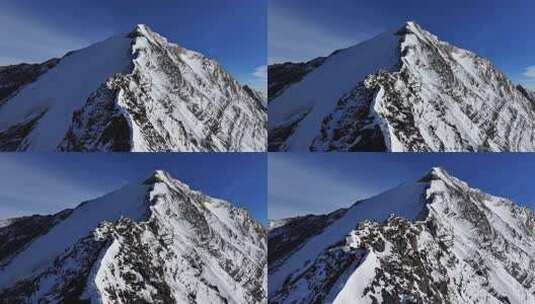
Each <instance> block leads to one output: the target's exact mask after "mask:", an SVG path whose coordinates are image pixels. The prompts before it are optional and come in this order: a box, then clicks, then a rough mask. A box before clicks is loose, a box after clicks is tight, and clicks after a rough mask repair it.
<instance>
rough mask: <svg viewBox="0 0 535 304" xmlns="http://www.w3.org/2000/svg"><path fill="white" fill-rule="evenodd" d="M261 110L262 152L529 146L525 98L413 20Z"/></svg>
mask: <svg viewBox="0 0 535 304" xmlns="http://www.w3.org/2000/svg"><path fill="white" fill-rule="evenodd" d="M381 37H382V38H381ZM269 112H270V114H269V115H270V135H269V136H270V139H269V149H270V151H305V150H306V151H394V152H397V151H398V152H402V151H407V152H411V151H413V152H416V151H419V152H423V151H434V152H437V151H531V150H533V149H534V148H535V144H534V143H533V142H532V141H531V135H530V131H529V130H530V127H528V126H530V125H531V124H535V120H534V119H533V117H534V111H533V102H532V99H531V98H529V97H528V96H527V94H523V93H522V92H521V90H520V89H519V88H518V87H517V86H516V85H514V84H513V83H512V82H511V81H510V80H508V79H507V77H506V76H505V75H504V74H503V73H502V72H500V71H499V70H498V69H497V68H495V67H494V66H493V65H492V63H491V62H490V61H488V60H486V59H483V58H481V57H479V56H477V55H475V54H474V53H472V52H469V51H466V50H463V49H460V48H457V47H455V46H453V45H450V44H448V43H446V42H443V41H440V40H439V39H438V38H437V37H436V36H435V35H433V34H431V33H429V32H427V31H425V30H423V29H422V28H421V27H420V26H419V25H417V24H416V23H414V22H407V23H406V24H405V25H404V26H402V27H401V28H400V29H396V30H394V31H390V32H386V33H384V34H381V35H379V36H377V37H375V38H372V39H370V40H368V41H365V42H362V43H360V44H358V45H355V46H353V47H350V48H347V49H343V50H341V51H339V52H337V53H336V54H334V55H333V56H330V57H328V58H327V60H325V62H324V63H323V64H322V65H321V66H320V67H318V68H316V69H314V70H313V71H311V72H310V73H309V74H307V76H306V77H304V78H303V79H302V80H301V81H300V82H298V83H294V84H293V85H290V86H289V87H288V88H287V89H286V90H285V91H284V92H283V93H280V95H278V96H277V97H276V98H275V99H273V100H271V102H270V110H269ZM515 113H516V115H515ZM526 129H527V130H526Z"/></svg>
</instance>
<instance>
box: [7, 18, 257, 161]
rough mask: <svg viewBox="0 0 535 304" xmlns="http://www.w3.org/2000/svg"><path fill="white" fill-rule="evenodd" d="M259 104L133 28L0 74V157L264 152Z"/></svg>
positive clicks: (203, 62)
mask: <svg viewBox="0 0 535 304" xmlns="http://www.w3.org/2000/svg"><path fill="white" fill-rule="evenodd" d="M38 76H39V77H38ZM4 95H5V96H4ZM259 98H260V97H259V96H257V95H255V96H251V91H250V90H247V89H246V88H244V87H243V86H242V85H240V84H239V83H238V82H237V81H236V80H234V78H232V76H231V75H230V74H228V73H227V72H225V71H224V70H223V68H222V67H221V66H220V65H219V64H218V63H217V62H215V61H214V60H211V59H208V58H206V57H204V56H203V55H202V54H200V53H197V52H194V51H190V50H188V49H185V48H183V47H180V46H178V45H176V44H172V43H169V42H168V41H167V40H166V39H165V38H164V37H162V36H160V35H158V34H157V33H155V32H152V31H151V30H150V29H149V28H148V27H146V26H144V25H138V26H136V28H135V29H134V30H133V31H132V32H131V33H128V34H124V35H118V36H115V37H112V38H110V39H108V40H105V41H103V42H99V43H97V44H94V45H91V46H89V47H87V48H85V49H82V50H78V51H75V52H71V53H69V54H67V55H66V56H65V57H63V58H61V59H60V60H53V61H50V62H47V63H45V64H43V65H34V66H29V67H28V66H27V65H20V66H12V67H7V68H1V69H0V151H26V150H29V151H53V150H61V151H265V150H266V145H267V143H266V139H267V128H266V124H267V115H266V109H265V106H263V104H264V103H265V101H264V102H262V101H259Z"/></svg>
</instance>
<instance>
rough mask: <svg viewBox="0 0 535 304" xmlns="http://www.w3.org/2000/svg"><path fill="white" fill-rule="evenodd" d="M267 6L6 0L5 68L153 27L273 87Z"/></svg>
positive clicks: (262, 2)
mask: <svg viewBox="0 0 535 304" xmlns="http://www.w3.org/2000/svg"><path fill="white" fill-rule="evenodd" d="M266 6H267V4H266V0H254V1H249V0H201V1H199V0H197V1H195V0H180V1H143V0H129V1H123V0H92V1H72V0H51V1H41V0H2V1H1V2H0V27H1V28H2V31H0V65H6V64H10V63H19V62H22V61H24V62H40V61H44V60H47V59H49V58H51V57H59V56H62V55H63V54H65V53H66V52H67V51H70V50H73V49H79V48H82V47H85V46H87V45H89V44H91V43H94V42H97V41H100V40H103V39H106V38H108V37H109V36H112V35H115V34H118V33H123V32H129V31H131V30H132V29H133V28H134V26H135V25H136V24H138V23H144V24H147V25H149V26H150V27H151V28H152V29H153V30H155V31H157V32H158V33H160V34H162V35H163V36H166V37H167V38H168V39H169V41H171V42H175V43H178V44H179V45H181V46H183V47H186V48H189V49H193V50H196V51H199V52H201V53H203V54H205V55H207V56H208V57H210V58H214V59H216V60H217V61H219V62H220V63H221V64H222V65H223V67H225V68H226V69H227V71H229V72H230V73H231V74H232V75H234V76H235V77H236V78H237V79H238V80H239V81H241V82H242V83H247V84H250V85H252V86H254V87H256V88H262V89H263V88H265V83H266V73H265V71H266V68H265V65H266V56H267V50H266V47H267V45H266V43H267V29H266V24H267V12H266Z"/></svg>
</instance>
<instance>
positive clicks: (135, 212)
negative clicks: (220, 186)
mask: <svg viewBox="0 0 535 304" xmlns="http://www.w3.org/2000/svg"><path fill="white" fill-rule="evenodd" d="M28 225H32V226H33V229H28ZM5 231H8V232H9V233H5ZM0 238H2V239H5V238H7V239H9V240H11V241H10V242H11V243H10V244H8V245H6V246H3V247H0V252H1V253H2V255H3V256H6V257H9V258H2V259H1V261H2V264H1V265H0V299H2V300H0V302H2V303H66V302H68V303H86V302H99V303H130V302H132V301H133V302H136V303H225V304H230V303H267V297H266V294H267V290H266V288H267V286H266V285H267V244H266V233H265V231H264V229H263V227H262V226H261V225H260V224H259V223H257V222H256V221H255V220H254V219H252V218H251V217H250V216H249V214H248V213H247V212H246V211H245V210H243V209H239V208H235V207H233V206H232V205H230V204H229V203H227V202H225V201H221V200H218V199H214V198H211V197H208V196H205V195H204V194H202V193H200V192H197V191H193V190H191V189H190V188H189V187H188V186H187V185H185V184H183V183H181V182H179V181H177V180H175V179H173V178H172V177H171V176H170V175H169V174H167V173H165V172H163V171H157V172H155V173H154V174H153V175H151V177H150V178H149V179H147V180H146V181H145V182H143V183H140V184H137V185H130V186H127V187H125V188H122V189H120V190H118V191H116V192H113V193H111V194H108V195H106V196H104V197H101V198H99V199H96V200H92V201H88V202H85V203H83V204H82V205H80V206H78V207H77V208H75V209H74V210H69V211H65V212H62V213H60V214H58V215H54V216H51V217H32V218H25V219H23V220H13V221H9V223H8V225H7V226H6V227H4V228H0ZM30 241H31V242H30ZM43 246H44V247H43Z"/></svg>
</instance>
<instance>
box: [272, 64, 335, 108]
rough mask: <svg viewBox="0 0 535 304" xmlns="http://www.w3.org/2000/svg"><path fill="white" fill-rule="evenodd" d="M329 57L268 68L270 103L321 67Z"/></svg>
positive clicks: (273, 65)
mask: <svg viewBox="0 0 535 304" xmlns="http://www.w3.org/2000/svg"><path fill="white" fill-rule="evenodd" d="M326 59H327V57H318V58H315V59H312V60H310V61H307V62H299V63H294V62H285V63H277V64H272V65H269V66H268V95H269V96H268V97H269V101H271V100H272V99H275V97H277V96H279V95H280V94H282V93H283V92H284V91H285V90H286V89H287V88H289V87H290V85H292V84H294V83H297V82H299V81H301V79H303V77H305V76H306V75H307V74H308V73H310V72H312V71H313V70H315V69H316V68H318V67H319V66H321V65H322V64H323V63H324V62H325V60H326Z"/></svg>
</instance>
